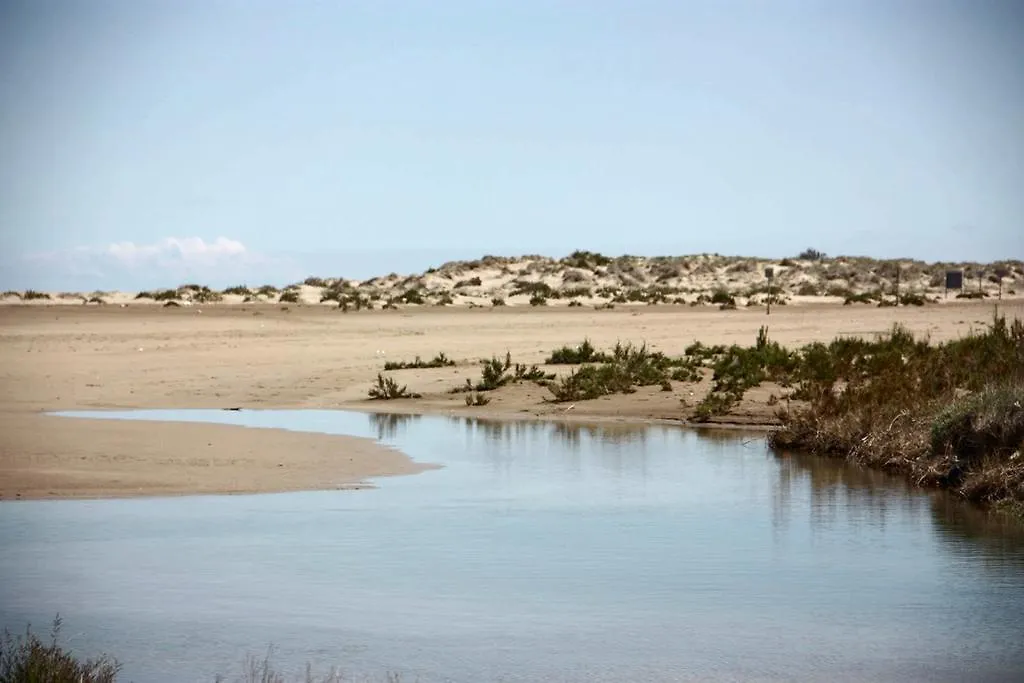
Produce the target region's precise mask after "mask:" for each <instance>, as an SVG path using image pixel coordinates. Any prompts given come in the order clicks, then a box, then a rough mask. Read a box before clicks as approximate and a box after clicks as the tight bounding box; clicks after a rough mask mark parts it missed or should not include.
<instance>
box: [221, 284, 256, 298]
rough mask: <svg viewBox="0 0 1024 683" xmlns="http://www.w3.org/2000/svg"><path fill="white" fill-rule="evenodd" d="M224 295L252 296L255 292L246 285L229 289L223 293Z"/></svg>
mask: <svg viewBox="0 0 1024 683" xmlns="http://www.w3.org/2000/svg"><path fill="white" fill-rule="evenodd" d="M223 294H225V295H227V296H230V295H235V296H252V294H253V292H252V290H251V289H249V288H248V287H246V286H245V285H235V286H234V287H228V288H227V289H225V290H224V291H223Z"/></svg>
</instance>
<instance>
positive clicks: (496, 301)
mask: <svg viewBox="0 0 1024 683" xmlns="http://www.w3.org/2000/svg"><path fill="white" fill-rule="evenodd" d="M504 305H505V300H504V299H502V298H501V297H500V296H496V297H494V298H493V299H491V306H493V307H495V308H497V307H498V306H504Z"/></svg>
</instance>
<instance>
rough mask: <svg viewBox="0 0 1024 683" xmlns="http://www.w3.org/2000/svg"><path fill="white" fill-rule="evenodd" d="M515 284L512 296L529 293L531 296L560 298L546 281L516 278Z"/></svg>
mask: <svg viewBox="0 0 1024 683" xmlns="http://www.w3.org/2000/svg"><path fill="white" fill-rule="evenodd" d="M513 285H514V286H513V288H512V292H511V296H521V295H524V294H529V295H530V296H531V297H541V298H545V299H556V298H558V294H557V293H556V292H555V290H553V289H552V288H551V286H550V285H548V284H547V283H546V282H529V281H525V280H516V282H514V283H513Z"/></svg>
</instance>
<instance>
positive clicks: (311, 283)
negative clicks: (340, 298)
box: [302, 277, 330, 287]
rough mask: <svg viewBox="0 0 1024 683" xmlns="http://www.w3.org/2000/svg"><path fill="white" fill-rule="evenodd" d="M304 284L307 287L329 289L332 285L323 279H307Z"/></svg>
mask: <svg viewBox="0 0 1024 683" xmlns="http://www.w3.org/2000/svg"><path fill="white" fill-rule="evenodd" d="M302 284H304V285H306V286H307V287H327V286H328V285H329V284H330V283H328V282H327V280H324V279H323V278H322V277H307V278H306V279H305V280H303V281H302Z"/></svg>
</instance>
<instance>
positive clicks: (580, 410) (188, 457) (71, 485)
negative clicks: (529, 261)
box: [0, 300, 1024, 500]
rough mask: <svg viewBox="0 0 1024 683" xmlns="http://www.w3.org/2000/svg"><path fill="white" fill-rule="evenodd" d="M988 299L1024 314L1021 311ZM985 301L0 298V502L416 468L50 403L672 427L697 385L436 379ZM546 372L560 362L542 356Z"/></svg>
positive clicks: (939, 321)
mask: <svg viewBox="0 0 1024 683" xmlns="http://www.w3.org/2000/svg"><path fill="white" fill-rule="evenodd" d="M1001 310H1002V311H1003V312H1005V313H1006V314H1007V315H1008V316H1010V317H1012V316H1015V315H1016V316H1019V317H1024V304H1022V303H1021V302H1020V301H1019V300H1014V301H1006V302H1003V303H1002V304H1001ZM992 313H993V305H992V302H985V303H982V302H949V303H944V304H941V305H933V306H925V307H900V308H892V307H889V308H877V307H874V306H855V307H850V306H842V305H837V304H833V303H809V304H800V305H790V306H785V307H780V308H777V309H775V310H773V311H772V313H771V315H770V316H768V315H766V314H765V311H764V309H738V310H726V311H721V310H717V309H714V308H710V307H700V308H691V307H685V306H643V305H636V306H621V307H618V308H615V309H613V310H595V309H594V308H574V309H569V308H565V307H558V308H555V307H552V308H533V307H499V308H468V307H444V308H442V307H408V308H406V309H400V310H374V311H359V312H349V313H342V312H340V311H339V310H338V309H337V308H332V307H326V306H312V305H308V306H307V305H293V306H279V305H268V304H255V305H224V304H220V305H209V306H201V307H200V306H192V307H181V308H162V307H156V306H145V305H142V306H130V305H129V306H126V307H123V308H122V307H118V306H102V307H91V306H46V305H40V306H25V305H22V306H0V373H2V374H0V376H2V386H3V392H2V395H0V427H2V429H0V434H2V436H0V495H2V496H3V498H4V499H8V500H9V499H12V498H22V499H27V498H42V497H95V496H137V495H173V494H186V493H243V492H264V491H288V490H298V489H322V488H348V487H353V486H359V485H365V482H366V480H367V479H368V478H372V477H378V476H387V475H398V474H409V473H414V472H418V471H421V470H422V469H423V468H424V467H429V464H427V463H413V462H411V461H410V460H409V459H408V458H406V457H405V456H404V455H403V454H401V453H397V452H395V451H392V450H389V449H387V448H384V447H382V446H380V445H378V444H376V443H374V442H373V441H370V440H364V439H357V438H350V437H338V436H328V435H321V434H304V433H294V432H285V431H276V430H252V429H246V428H240V427H228V426H216V425H196V424H165V423H140V422H124V421H121V422H118V421H94V420H82V419H69V418H62V417H52V416H47V415H44V414H43V413H45V412H47V411H55V410H89V409H130V408H213V409H224V408H243V409H267V408H335V409H357V410H380V411H388V412H417V413H441V414H451V415H474V416H479V417H483V416H486V417H492V418H516V419H559V420H580V421H594V420H602V421H609V420H616V421H645V420H670V421H680V420H681V419H682V418H683V411H682V410H681V409H680V405H681V401H687V400H692V401H697V400H700V398H701V397H702V395H703V394H702V392H704V391H706V390H707V389H706V387H707V384H708V383H707V382H703V383H700V384H694V385H687V384H684V383H677V384H675V385H674V386H673V390H672V391H661V390H660V389H659V388H658V387H644V388H640V389H639V390H638V391H637V392H636V393H634V394H630V395H616V396H609V397H604V398H601V399H596V400H593V401H587V402H583V403H579V404H573V405H572V406H571V407H570V406H566V405H564V404H555V403H550V402H548V401H546V400H545V398H546V396H547V390H546V389H545V388H543V387H541V386H537V385H535V384H533V383H522V384H515V385H511V386H507V387H503V388H502V389H500V390H498V391H495V392H491V396H492V400H491V402H490V404H488V405H486V406H480V407H472V408H470V407H467V406H466V405H465V403H464V396H463V395H461V394H451V393H449V390H450V389H451V388H453V387H455V386H457V385H459V384H462V383H463V382H464V381H465V378H467V377H470V378H477V377H479V374H480V360H481V359H483V358H489V357H491V356H492V355H495V354H498V355H504V354H505V353H506V352H508V353H510V354H511V356H512V358H513V360H514V361H515V362H520V363H542V362H543V360H544V358H545V357H546V356H548V355H549V354H550V352H551V351H552V349H554V348H556V347H559V346H562V345H565V344H569V345H573V344H577V343H579V342H580V341H582V340H583V339H584V338H589V339H590V340H591V341H592V342H593V343H594V344H595V345H596V346H598V347H599V348H600V347H604V348H607V347H609V346H612V345H614V343H615V342H616V341H632V342H636V343H640V342H646V343H647V344H648V345H650V346H652V347H653V348H654V349H657V350H660V351H663V352H665V353H667V354H672V355H675V354H681V353H682V351H683V349H684V348H685V346H687V345H688V344H690V343H691V342H693V341H696V340H700V341H702V342H704V343H706V344H717V343H722V344H731V343H734V342H735V343H740V344H749V343H751V342H752V341H753V339H754V338H755V336H756V334H757V331H758V329H759V328H760V326H762V325H768V327H769V330H770V334H771V336H772V338H773V339H775V340H777V341H779V342H781V343H783V344H786V345H798V344H803V343H806V342H810V341H815V340H823V341H827V340H831V339H832V338H834V337H836V336H837V335H866V336H871V335H873V334H876V333H881V332H884V331H886V330H888V329H890V328H891V326H892V325H893V324H894V323H896V322H900V323H902V324H904V325H905V326H906V327H907V328H909V329H910V330H912V331H913V332H915V333H919V334H927V335H929V336H930V338H931V339H932V340H934V341H941V340H944V339H951V338H955V337H957V336H962V335H966V334H968V333H970V331H971V330H972V329H979V328H981V327H982V326H984V325H985V324H986V323H987V322H988V321H990V320H991V318H992ZM438 352H444V353H445V354H446V355H447V356H448V357H449V358H451V359H453V360H454V361H455V362H456V365H455V366H454V367H445V368H436V369H415V370H400V371H396V372H393V373H389V374H390V375H392V376H394V377H395V379H396V380H398V381H399V382H400V383H401V384H406V385H408V387H409V390H410V391H415V392H417V393H420V394H422V395H423V396H422V398H420V399H415V400H393V401H370V400H368V399H367V389H368V388H369V386H370V384H371V382H372V381H373V380H374V379H375V377H376V375H377V373H378V372H379V371H381V370H382V369H383V366H384V363H385V362H387V361H400V360H405V361H409V360H412V359H413V358H414V357H416V356H420V357H422V358H424V359H427V358H431V357H433V356H434V355H435V354H437V353H438ZM549 369H552V370H557V371H558V372H566V371H567V370H568V368H564V367H558V368H555V367H550V368H549ZM768 391H769V389H767V388H758V389H755V390H752V391H750V392H748V396H747V397H746V398H745V399H744V401H743V403H742V404H741V405H740V406H738V407H737V408H736V409H735V410H734V411H733V412H732V413H731V414H730V415H729V416H728V418H727V419H726V420H724V421H725V422H731V423H741V424H747V425H757V424H766V423H770V422H771V415H772V414H773V411H774V409H773V408H771V407H770V406H769V405H768V401H767V399H768Z"/></svg>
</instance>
